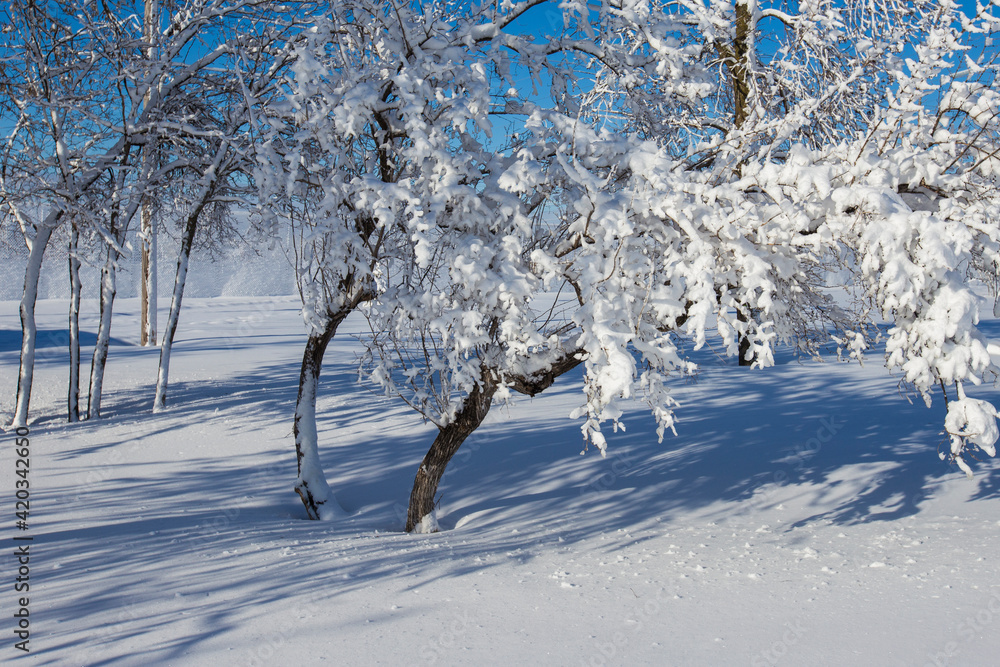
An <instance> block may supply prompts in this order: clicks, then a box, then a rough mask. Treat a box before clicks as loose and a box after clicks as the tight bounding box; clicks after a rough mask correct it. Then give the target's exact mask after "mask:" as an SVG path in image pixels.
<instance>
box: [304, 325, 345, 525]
mask: <svg viewBox="0 0 1000 667" xmlns="http://www.w3.org/2000/svg"><path fill="white" fill-rule="evenodd" d="M355 307H356V305H351V306H350V307H347V308H344V309H342V310H341V311H339V312H337V313H336V314H335V315H334V316H333V317H331V318H330V319H329V320H327V323H326V328H325V329H324V330H323V331H322V332H318V333H317V332H315V331H314V332H311V333H310V334H309V338H308V339H307V340H306V349H305V352H304V353H303V354H302V371H301V372H300V373H299V394H298V398H297V399H296V401H295V422H294V424H293V425H292V433H293V434H294V436H295V456H296V458H297V460H298V479H296V481H295V492H296V493H298V494H299V497H300V498H301V499H302V504H303V505H305V508H306V514H308V515H309V518H310V519H321V520H324V521H326V520H329V519H334V518H336V517H337V516H338V515H339V514H341V509H340V506H339V505H338V504H337V499H336V498H335V497H334V495H333V492H332V491H331V490H330V485H329V484H327V481H326V475H324V474H323V466H322V465H321V464H320V460H319V434H318V431H317V428H316V396H317V394H318V391H319V376H320V371H321V370H322V368H323V355H324V354H326V348H327V345H329V344H330V340H331V339H332V338H333V336H334V334H335V333H337V327H339V326H340V323H341V322H343V321H344V318H346V317H347V316H348V315H349V314H350V312H351V311H352V310H354V308H355Z"/></svg>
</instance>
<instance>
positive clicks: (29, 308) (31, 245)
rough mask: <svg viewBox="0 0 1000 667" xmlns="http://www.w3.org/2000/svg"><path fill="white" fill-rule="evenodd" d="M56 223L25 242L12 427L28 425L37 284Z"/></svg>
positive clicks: (33, 369) (36, 329)
mask: <svg viewBox="0 0 1000 667" xmlns="http://www.w3.org/2000/svg"><path fill="white" fill-rule="evenodd" d="M56 220H58V217H56V218H55V220H51V221H50V220H46V224H43V225H40V226H39V227H38V228H37V230H36V232H35V238H33V239H31V240H30V241H29V242H28V263H27V265H26V266H25V268H24V292H23V294H22V296H21V305H20V307H19V308H18V310H19V311H20V315H21V366H20V368H19V369H18V375H17V400H16V404H15V406H14V419H13V421H12V425H13V426H27V425H28V404H29V403H30V401H31V384H32V381H33V380H34V377H35V337H36V335H37V333H38V328H37V326H36V325H35V302H36V301H37V300H38V281H39V278H40V277H41V271H42V259H43V258H44V256H45V248H46V246H48V244H49V239H51V238H52V231H53V230H54V229H55V225H54V224H52V223H54V222H55V221H56Z"/></svg>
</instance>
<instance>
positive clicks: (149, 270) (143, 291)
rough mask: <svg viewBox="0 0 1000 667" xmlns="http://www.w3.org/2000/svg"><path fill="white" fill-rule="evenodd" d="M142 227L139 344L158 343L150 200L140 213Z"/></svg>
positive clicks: (153, 223)
mask: <svg viewBox="0 0 1000 667" xmlns="http://www.w3.org/2000/svg"><path fill="white" fill-rule="evenodd" d="M139 220H140V223H139V224H140V228H141V229H142V258H141V260H140V273H141V274H142V276H141V285H140V286H139V313H140V317H139V320H140V322H139V326H140V330H139V345H141V346H142V347H146V346H147V345H156V308H157V306H156V291H157V285H156V254H157V253H156V222H155V221H154V220H153V209H152V206H150V204H149V202H143V204H142V208H141V210H140V213H139Z"/></svg>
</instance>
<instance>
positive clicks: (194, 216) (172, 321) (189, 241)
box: [153, 207, 202, 412]
mask: <svg viewBox="0 0 1000 667" xmlns="http://www.w3.org/2000/svg"><path fill="white" fill-rule="evenodd" d="M201 210H202V209H201V207H199V208H198V209H196V210H195V211H192V212H191V213H190V214H189V215H188V218H187V221H186V222H185V224H184V237H183V238H182V239H181V250H180V254H179V255H178V256H177V274H176V277H175V278H174V294H173V297H172V298H171V299H170V314H169V315H168V316H167V328H166V330H165V331H164V332H163V340H162V341H160V367H159V370H158V371H157V374H156V397H155V398H154V399H153V412H159V411H160V410H163V409H164V408H165V407H166V405H167V382H168V381H169V377H170V352H171V350H172V349H173V345H174V334H176V333H177V322H178V320H179V319H180V316H181V301H182V300H183V299H184V286H185V284H187V272H188V263H189V262H190V260H191V248H192V247H193V246H194V235H195V232H196V231H197V230H198V216H199V215H201Z"/></svg>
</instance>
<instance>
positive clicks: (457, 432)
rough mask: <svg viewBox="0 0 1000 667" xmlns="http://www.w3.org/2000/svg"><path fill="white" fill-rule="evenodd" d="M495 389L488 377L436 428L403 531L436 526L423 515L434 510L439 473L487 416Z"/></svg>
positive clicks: (428, 528)
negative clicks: (447, 420)
mask: <svg viewBox="0 0 1000 667" xmlns="http://www.w3.org/2000/svg"><path fill="white" fill-rule="evenodd" d="M483 375H484V376H485V375H487V373H484V374H483ZM495 392H496V385H495V384H494V383H493V382H492V381H488V380H487V381H485V386H477V387H476V388H475V389H474V390H473V391H472V393H470V394H469V396H468V397H467V398H466V399H465V403H463V404H462V409H461V410H459V411H458V414H456V415H455V418H454V419H453V420H452V421H451V422H449V423H448V425H447V426H444V427H442V428H440V429H439V430H438V435H437V437H436V438H434V443H433V444H432V445H431V448H430V450H428V452H427V454H426V455H425V456H424V460H423V461H421V462H420V468H419V469H418V470H417V477H416V479H415V480H414V481H413V490H412V491H411V492H410V507H409V510H408V511H407V514H406V532H408V533H410V532H413V531H414V530H415V529H417V528H421V529H422V531H425V530H426V531H431V530H435V527H434V526H433V524H430V525H429V524H428V523H425V519H427V518H428V517H429V516H430V515H431V513H432V512H433V511H434V496H435V495H436V494H437V489H438V484H439V483H440V482H441V477H442V476H443V475H444V471H445V468H447V467H448V462H449V461H451V459H452V457H453V456H455V454H456V453H458V449H459V447H461V446H462V443H463V442H465V439H466V438H468V437H469V436H470V435H472V433H473V431H475V430H476V429H477V428H479V425H480V424H482V423H483V420H484V419H486V415H487V414H489V411H490V406H491V405H492V404H493V394H494V393H495Z"/></svg>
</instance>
